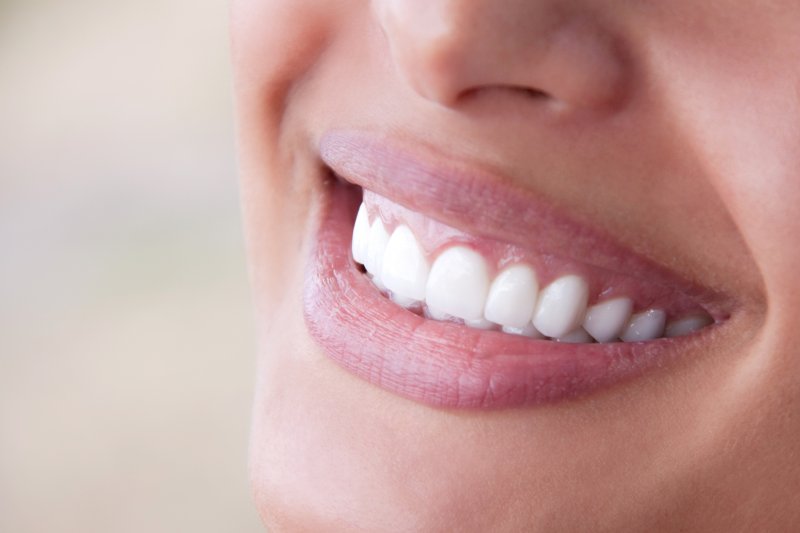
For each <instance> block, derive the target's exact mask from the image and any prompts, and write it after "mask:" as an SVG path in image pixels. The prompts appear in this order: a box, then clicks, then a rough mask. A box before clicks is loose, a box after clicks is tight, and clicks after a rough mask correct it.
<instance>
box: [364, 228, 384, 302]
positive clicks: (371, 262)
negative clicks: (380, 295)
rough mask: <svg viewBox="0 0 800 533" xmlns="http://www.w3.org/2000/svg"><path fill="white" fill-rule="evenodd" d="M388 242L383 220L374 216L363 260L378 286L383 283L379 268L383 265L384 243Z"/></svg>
mask: <svg viewBox="0 0 800 533" xmlns="http://www.w3.org/2000/svg"><path fill="white" fill-rule="evenodd" d="M388 242H389V234H388V233H387V232H386V228H385V227H384V226H383V221H381V219H380V218H376V219H375V222H373V223H372V227H371V228H369V241H368V243H367V258H366V261H365V262H364V267H366V269H367V272H369V273H370V274H372V276H373V280H374V281H375V282H376V284H377V285H378V286H379V287H380V286H382V285H383V283H382V281H381V269H382V267H383V255H384V253H385V251H386V244H387V243H388Z"/></svg>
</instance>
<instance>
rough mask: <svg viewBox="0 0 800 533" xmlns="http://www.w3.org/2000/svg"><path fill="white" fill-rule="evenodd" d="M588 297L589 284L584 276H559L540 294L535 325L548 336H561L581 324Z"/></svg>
mask: <svg viewBox="0 0 800 533" xmlns="http://www.w3.org/2000/svg"><path fill="white" fill-rule="evenodd" d="M588 299H589V285H588V284H587V283H586V280H584V279H583V278H582V277H581V276H577V275H574V274H570V275H568V276H563V277H561V278H558V279H557V280H555V281H554V282H552V283H551V284H550V285H548V286H547V287H545V289H544V290H543V291H542V292H541V293H540V294H539V301H538V303H537V304H536V310H535V311H534V313H533V325H534V326H536V329H538V330H539V331H541V332H542V333H543V334H544V335H546V336H548V337H553V338H559V337H562V336H564V335H566V334H568V333H570V332H572V331H573V330H574V329H575V328H577V327H578V326H580V325H581V322H583V316H584V313H585V312H586V303H587V301H588Z"/></svg>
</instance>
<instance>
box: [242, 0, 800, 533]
mask: <svg viewBox="0 0 800 533" xmlns="http://www.w3.org/2000/svg"><path fill="white" fill-rule="evenodd" d="M233 41H234V46H233V49H234V64H235V71H236V97H237V106H238V116H239V145H240V165H241V174H242V183H243V193H242V194H243V201H244V210H245V225H246V231H247V240H248V248H249V260H250V268H251V271H252V279H253V283H254V291H255V302H256V308H257V319H258V326H259V330H260V339H259V340H260V359H259V360H260V365H259V372H258V388H257V397H256V402H255V410H254V415H253V434H252V446H251V465H252V479H253V483H254V486H255V493H256V496H257V502H258V505H259V508H260V511H261V513H262V516H263V518H264V520H265V522H266V523H267V524H268V525H271V526H273V527H274V528H275V529H276V530H303V531H305V530H308V531H355V530H365V531H589V530H591V531H638V530H659V531H661V530H664V531H667V530H681V531H689V530H714V531H729V530H748V531H754V530H761V531H763V530H768V529H770V528H772V529H782V530H786V529H787V528H788V526H789V525H790V524H794V525H795V526H796V525H797V524H799V523H800V502H799V501H798V498H800V496H799V495H800V461H798V460H797V443H798V442H800V416H799V415H798V413H800V410H799V409H798V407H800V385H798V384H799V383H800V357H797V356H796V353H797V348H796V347H797V346H798V345H799V344H800V327H798V326H797V324H798V318H797V315H798V313H800V279H799V278H798V271H799V270H798V265H800V246H798V245H797V242H798V236H800V216H798V215H797V209H798V207H797V206H798V205H800V68H798V65H800V3H798V2H797V1H796V0H772V1H767V2H742V1H740V0H718V1H713V2H708V1H701V0H672V1H669V2H656V1H633V0H622V1H620V0H613V1H612V0H592V1H590V0H574V1H569V2H563V1H556V0H508V1H505V2H498V1H490V0H460V1H458V0H371V1H370V0H341V1H335V2H334V1H323V0H236V1H235V2H234V9H233ZM347 183H350V184H352V185H347ZM362 190H363V191H367V192H363V196H364V201H365V214H364V217H366V218H365V220H361V222H359V225H358V226H359V228H360V229H359V230H358V231H357V232H356V233H357V241H358V242H357V243H356V250H355V254H356V255H357V256H358V255H362V254H363V255H364V257H362V258H360V261H359V262H361V263H366V264H367V271H369V272H371V273H372V274H373V275H372V276H370V275H368V274H366V273H364V269H363V268H361V267H359V266H358V264H357V263H356V262H354V261H353V260H352V259H351V242H350V239H351V234H352V232H353V226H354V221H355V219H356V212H357V210H358V209H359V202H360V199H361V197H362ZM378 220H380V221H381V225H382V226H383V232H382V231H381V230H380V228H376V222H377V221H378ZM401 226H402V227H405V228H406V230H402V231H401V232H397V231H396V230H397V228H399V227H401ZM408 228H410V231H407V229H408ZM362 230H363V232H364V233H360V231H362ZM384 232H385V233H384ZM403 232H405V233H403ZM393 233H403V235H401V236H399V237H397V236H395V235H394V234H393ZM389 234H392V235H391V239H390V241H389V243H388V245H387V246H388V247H389V249H391V255H389V254H390V251H389V250H388V249H387V250H384V248H383V246H384V245H385V244H386V237H388V236H389ZM401 237H402V238H401ZM393 241H396V242H393ZM364 243H366V244H364ZM370 247H372V248H370ZM376 249H377V250H378V251H375V250H376ZM384 251H385V253H386V254H387V255H385V256H384V255H381V253H380V252H384ZM448 251H449V252H450V253H448V254H446V253H445V252H448ZM443 256H446V259H441V257H443ZM387 257H389V259H386V258H387ZM440 259H441V260H440ZM384 263H386V264H391V265H393V266H392V267H391V268H389V267H387V266H386V264H384ZM398 265H399V266H398ZM515 265H516V266H518V267H520V268H518V269H517V271H516V274H514V275H512V274H507V275H506V281H504V282H503V283H505V284H502V283H501V282H500V281H497V279H498V278H499V277H500V274H501V273H503V272H504V271H505V269H509V268H510V267H512V266H515ZM531 275H533V278H532V277H531ZM382 276H383V277H382ZM515 276H516V277H515ZM526 276H527V277H526ZM370 278H373V279H370ZM490 282H491V283H495V284H497V287H495V286H494V285H489V284H490ZM534 282H535V284H536V286H535V287H534ZM376 283H377V284H378V285H383V286H384V287H387V288H384V290H383V292H381V290H380V289H379V288H378V286H376ZM404 283H405V285H404ZM389 285H391V288H388V286H389ZM509 287H511V288H510V289H509ZM504 290H505V296H502V295H501V296H498V294H500V293H503V291H504ZM388 291H391V293H390V292H388ZM404 291H406V293H404ZM526 291H527V293H526ZM495 293H496V294H495ZM389 294H394V299H393V300H390V299H389V298H388V295H389ZM515 294H528V296H527V298H523V299H522V300H519V299H517V300H514V296H513V295H515ZM492 298H495V300H496V301H495V304H491V305H490V304H489V303H487V302H488V301H489V300H491V299H492ZM504 298H505V299H504ZM532 299H534V300H535V305H534V302H533V301H531V300H532ZM415 300H418V301H415ZM518 300H519V301H518ZM612 300H613V301H615V302H616V303H614V305H613V306H609V307H608V308H607V309H605V310H602V309H601V310H598V311H597V312H598V313H600V314H598V315H596V316H599V317H600V318H598V319H597V320H596V321H595V322H594V323H592V324H590V323H589V322H587V320H589V319H588V318H587V316H588V314H589V311H586V310H585V309H586V307H587V306H588V307H589V308H590V310H591V309H595V308H594V306H595V305H599V304H602V303H607V302H609V301H612ZM526 302H527V303H526ZM526 305H529V306H530V309H527V310H526V307H525V306H526ZM403 306H408V307H409V308H408V309H406V308H404V307H403ZM492 306H493V311H492V313H491V314H488V313H489V311H488V309H489V308H490V307H492ZM614 306H616V307H614ZM475 309H479V311H478V313H479V314H480V309H483V312H484V314H485V315H486V316H484V318H486V317H491V318H494V322H486V321H485V320H484V321H481V320H480V318H481V317H480V316H478V315H474V312H475ZM597 309H599V308H597ZM525 313H527V317H529V318H526V319H525V320H526V322H525V327H522V326H521V325H520V324H517V323H516V322H515V321H517V320H519V317H520V316H523V315H525ZM631 313H633V315H634V316H633V317H631ZM640 313H643V314H640ZM451 316H456V317H459V316H461V318H463V319H464V320H455V321H453V320H450V319H449V318H450V317H451ZM509 317H510V318H509ZM537 317H538V318H537ZM637 317H638V318H639V319H641V322H639V323H638V325H636V324H634V325H631V321H635V320H636V319H637ZM687 317H689V318H693V319H695V322H691V323H690V325H691V326H693V327H690V328H689V330H693V329H696V331H693V332H692V333H690V334H689V335H686V336H680V337H676V338H663V335H664V334H665V333H664V329H663V327H664V324H666V325H667V326H668V331H673V332H674V331H676V330H675V328H676V327H678V326H676V324H678V325H680V321H681V319H684V318H687ZM615 321H616V322H615ZM467 322H468V323H467ZM506 322H507V323H506ZM708 323H711V325H707V324H708ZM503 324H505V325H506V326H507V327H506V330H505V332H503V331H498V329H499V328H500V325H503ZM581 325H583V326H582V327H583V328H584V330H587V331H588V330H591V331H592V336H594V338H597V337H602V340H606V341H607V342H603V343H599V342H597V343H588V342H586V341H588V340H590V337H587V336H586V332H585V331H583V330H581V329H580V327H581ZM530 326H535V327H536V328H538V330H540V332H539V333H537V332H534V331H533V329H532V328H531V327H530ZM703 326H705V327H703ZM481 327H490V328H492V329H493V330H485V329H480V328H481ZM669 327H671V328H672V329H669ZM512 328H517V329H512ZM576 328H577V329H576ZM523 330H524V331H523ZM567 330H569V331H567ZM600 330H603V331H605V333H604V332H603V331H600ZM576 331H577V333H576V334H577V335H578V337H581V336H582V337H583V338H582V339H580V340H582V341H584V342H582V343H578V344H568V343H561V342H556V341H554V340H548V339H534V338H531V337H529V336H526V335H525V334H527V335H534V336H539V335H543V334H544V333H541V332H546V333H547V336H548V337H553V338H557V337H564V336H567V335H571V334H573V333H575V332H576ZM686 332H687V331H683V333H686ZM520 333H525V334H520ZM606 334H608V338H606ZM620 336H621V337H623V338H624V339H625V340H626V341H628V342H620V341H619V337H620Z"/></svg>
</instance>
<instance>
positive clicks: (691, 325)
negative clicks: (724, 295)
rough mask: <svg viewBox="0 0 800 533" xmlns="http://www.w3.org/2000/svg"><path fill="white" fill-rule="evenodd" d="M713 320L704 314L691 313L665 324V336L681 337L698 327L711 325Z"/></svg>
mask: <svg viewBox="0 0 800 533" xmlns="http://www.w3.org/2000/svg"><path fill="white" fill-rule="evenodd" d="M712 322H714V320H713V319H712V318H711V317H710V316H708V315H706V314H703V315H691V316H687V317H684V318H681V319H679V320H675V321H674V322H670V323H669V325H667V329H666V331H665V332H664V336H665V337H682V336H684V335H688V334H689V333H694V332H695V331H697V330H699V329H703V328H704V327H706V326H708V325H711V323H712Z"/></svg>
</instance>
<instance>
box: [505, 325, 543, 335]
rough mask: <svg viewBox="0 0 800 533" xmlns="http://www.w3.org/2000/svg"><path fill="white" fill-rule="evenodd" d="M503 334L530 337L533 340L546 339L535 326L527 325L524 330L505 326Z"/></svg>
mask: <svg viewBox="0 0 800 533" xmlns="http://www.w3.org/2000/svg"><path fill="white" fill-rule="evenodd" d="M503 332H505V333H510V334H511V335H522V336H523V337H530V338H532V339H544V338H545V337H544V335H542V332H541V331H539V330H538V329H536V328H535V327H534V325H533V324H530V323H528V324H526V325H525V327H524V328H512V327H510V326H503Z"/></svg>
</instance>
